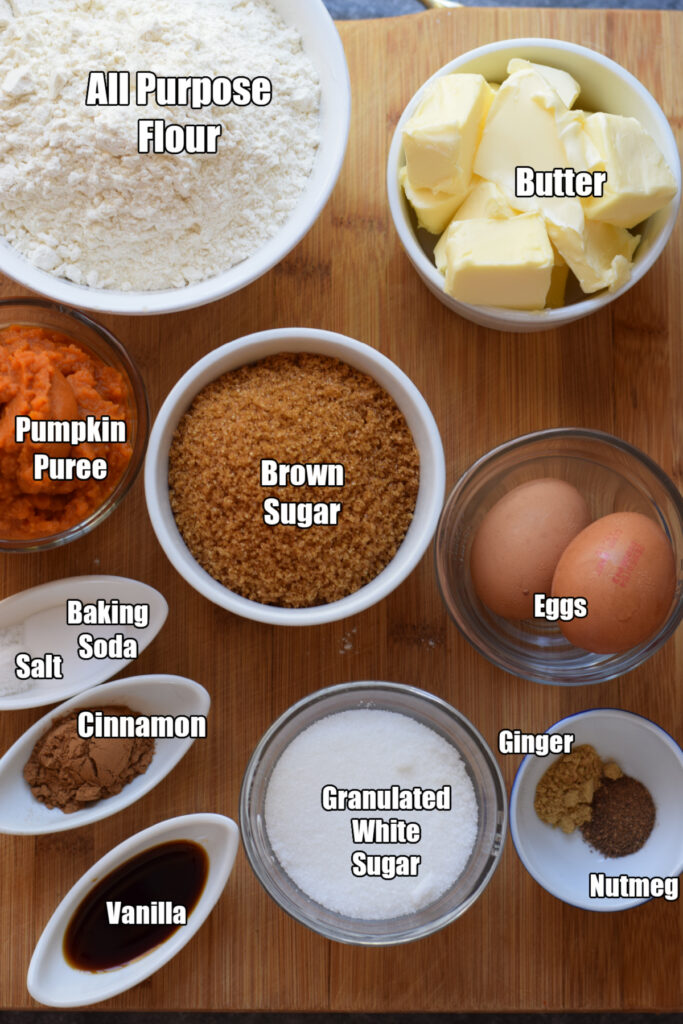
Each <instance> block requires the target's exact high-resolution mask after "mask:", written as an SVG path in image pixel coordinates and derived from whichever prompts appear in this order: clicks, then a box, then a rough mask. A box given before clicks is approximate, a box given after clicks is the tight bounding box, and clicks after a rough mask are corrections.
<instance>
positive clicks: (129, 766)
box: [24, 707, 154, 814]
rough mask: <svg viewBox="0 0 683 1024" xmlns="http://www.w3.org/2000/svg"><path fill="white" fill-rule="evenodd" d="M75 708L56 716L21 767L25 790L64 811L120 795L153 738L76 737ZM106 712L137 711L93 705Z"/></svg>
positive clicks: (143, 763)
mask: <svg viewBox="0 0 683 1024" xmlns="http://www.w3.org/2000/svg"><path fill="white" fill-rule="evenodd" d="M82 710H83V709H82V708H79V709H78V710H76V711H72V712H70V714H68V715H64V716H63V717H62V718H56V719H55V720H54V721H53V723H52V726H51V727H50V729H48V731H47V732H46V733H44V735H43V736H41V738H40V739H39V740H38V742H37V743H36V745H35V747H34V748H33V752H32V753H31V756H30V758H29V759H28V761H27V762H26V764H25V766H24V778H25V779H26V781H27V782H28V784H29V786H30V787H31V791H32V793H33V795H34V797H35V798H36V800H40V801H41V803H44V804H46V805H47V806H48V807H59V809H60V810H62V811H64V812H65V814H70V813H72V812H73V811H80V810H81V809H82V808H83V807H87V806H89V805H90V804H92V803H94V802H95V801H97V800H102V799H104V798H105V797H108V796H114V795H115V794H116V793H120V792H121V790H122V789H123V787H124V786H126V785H127V784H128V783H129V782H132V780H133V779H134V778H135V777H136V776H137V775H141V774H142V773H143V772H145V771H147V767H148V765H149V763H150V761H151V760H152V757H153V756H154V740H153V739H149V738H139V737H136V738H134V739H127V738H125V739H120V738H117V739H97V738H93V739H81V737H80V736H79V735H78V732H77V720H78V715H79V714H80V712H81V711H82ZM98 711H102V713H103V714H106V715H133V716H135V715H137V714H138V713H137V712H135V711H131V709H130V708H127V707H102V708H98Z"/></svg>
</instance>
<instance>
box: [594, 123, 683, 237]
mask: <svg viewBox="0 0 683 1024" xmlns="http://www.w3.org/2000/svg"><path fill="white" fill-rule="evenodd" d="M585 128H586V132H587V133H588V135H589V136H590V139H591V141H592V142H593V144H594V145H595V147H596V148H597V150H598V151H599V152H600V156H601V159H602V168H603V169H604V170H605V171H607V181H606V183H605V188H604V195H603V196H602V197H597V196H594V197H592V198H589V199H585V200H584V201H583V202H584V212H585V215H586V217H588V218H590V219H591V220H594V221H606V222H607V223H609V224H615V225H617V226H618V227H621V228H632V227H635V225H636V224H640V222H641V221H643V220H645V218H646V217H649V216H650V215H651V214H653V213H655V212H656V211H657V210H659V209H661V208H662V206H666V204H667V203H668V202H669V200H670V199H672V198H673V197H674V196H675V194H676V180H675V178H674V176H673V174H672V173H671V170H670V169H669V167H668V165H667V163H666V161H665V159H664V157H663V156H662V154H661V152H660V151H659V148H658V146H657V144H656V142H655V140H654V139H653V138H652V136H651V135H650V134H649V133H648V132H646V131H645V129H644V128H643V127H642V125H641V124H640V122H639V121H637V120H636V119H635V117H621V116H620V115H619V114H590V115H589V116H588V117H586V121H585Z"/></svg>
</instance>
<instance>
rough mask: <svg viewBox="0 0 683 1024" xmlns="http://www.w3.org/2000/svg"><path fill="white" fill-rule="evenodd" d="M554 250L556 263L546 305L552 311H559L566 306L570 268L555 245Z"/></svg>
mask: <svg viewBox="0 0 683 1024" xmlns="http://www.w3.org/2000/svg"><path fill="white" fill-rule="evenodd" d="M551 244H552V243H551ZM552 248H553V256H554V257H555V263H554V264H553V269H552V273H551V275H550V288H549V289H548V294H547V295H546V297H545V304H546V306H547V307H548V308H550V309H559V308H560V306H564V293H565V291H566V290H567V278H568V277H569V267H568V266H567V261H566V260H565V259H563V257H562V255H561V253H559V252H558V251H557V249H556V248H555V246H554V245H553V247H552Z"/></svg>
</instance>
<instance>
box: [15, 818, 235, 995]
mask: <svg viewBox="0 0 683 1024" xmlns="http://www.w3.org/2000/svg"><path fill="white" fill-rule="evenodd" d="M179 839H180V840H182V839H185V840H190V841H191V842H195V843H199V844H200V845H201V846H203V847H204V849H205V850H206V853H207V855H208V858H209V869H208V875H207V878H206V882H205V884H204V889H203V891H202V894H201V896H200V897H199V900H198V901H197V905H196V906H195V908H194V910H193V911H192V912H191V914H190V915H189V917H188V920H187V924H186V925H182V926H181V927H180V928H178V930H177V931H175V932H174V933H173V934H172V935H171V936H170V937H169V938H168V939H166V941H165V942H162V943H161V944H160V945H159V946H156V947H155V948H154V949H151V950H149V952H148V953H145V954H144V955H143V956H140V957H138V958H137V959H136V960H132V961H131V962H130V963H127V964H123V965H122V966H121V967H113V968H110V969H109V970H106V971H96V972H93V971H82V970H79V969H77V968H75V967H72V966H71V965H70V964H69V963H67V961H66V959H65V956H64V952H63V944H64V933H65V931H66V929H67V927H68V924H69V922H70V920H71V918H72V916H73V914H74V913H75V911H76V910H77V909H78V907H79V906H80V904H81V901H82V900H83V899H84V897H85V896H86V895H87V894H88V893H89V892H90V890H91V889H92V888H93V887H94V886H95V885H96V884H97V883H98V882H99V881H101V880H102V879H103V878H105V877H106V876H107V875H109V874H111V873H112V872H113V871H114V870H115V869H116V868H118V867H119V866H120V865H121V864H124V863H125V862H126V861H128V860H130V859H131V858H132V857H135V856H136V855H137V854H138V853H141V852H142V851H143V850H146V849H149V848H150V847H153V846H158V845H160V844H161V843H167V842H172V841H173V840H179ZM238 844H239V831H238V828H237V825H236V824H235V822H234V821H232V819H231V818H226V817H223V815H221V814H186V815H183V816H182V817H180V818H169V819H168V820H166V821H161V822H159V824H157V825H152V827H151V828H147V829H145V830H144V831H143V832H138V833H136V835H134V836H131V837H130V839H126V840H125V842H123V843H121V844H120V845H119V846H116V847H114V849H113V850H110V852H109V853H107V854H105V856H104V857H102V858H101V860H98V861H97V863H96V864H94V865H93V866H92V867H91V868H90V870H89V871H86V873H85V874H84V875H83V877H82V878H81V879H80V881H78V882H76V884H75V885H74V887H73V888H72V889H70V890H69V892H68V893H67V894H66V896H65V897H64V899H63V900H62V902H61V903H60V904H59V906H58V907H57V909H56V910H55V912H54V914H53V915H52V917H51V918H50V920H49V921H48V923H47V925H46V926H45V930H44V931H43V934H42V935H41V936H40V939H39V940H38V944H37V946H36V948H35V950H34V952H33V956H32V958H31V963H30V965H29V969H28V976H27V979H26V984H27V986H28V990H29V992H30V994H31V995H32V996H33V998H34V999H37V1000H38V1002H40V1003H43V1004H44V1005H45V1006H67V1007H76V1006H89V1005H91V1004H92V1003H99V1002H101V1001H102V1000H103V999H110V998H111V996H116V995H118V994H119V993H120V992H125V991H127V990H128V989H129V988H133V986H134V985H137V984H139V982H141V981H144V979H145V978H149V976H150V975H151V974H154V972H155V971H158V970H159V968H160V967H162V966H163V965H164V964H166V963H168V961H169V960H171V959H172V958H173V957H174V956H175V955H176V953H177V952H178V951H179V950H181V949H182V948H183V946H185V945H186V944H187V943H188V942H189V941H190V939H191V938H192V936H193V935H195V934H196V932H198V931H199V929H200V928H201V926H202V925H203V923H204V921H205V920H206V919H207V917H208V916H209V914H210V913H211V911H212V910H213V908H214V906H215V905H216V903H217V902H218V900H219V898H220V895H221V893H222V892H223V889H224V888H225V884H226V882H227V881H228V878H229V877H230V872H231V871H232V866H233V864H234V863H235V855H236V853H237V847H238ZM168 895H169V899H172V898H173V893H169V894H168Z"/></svg>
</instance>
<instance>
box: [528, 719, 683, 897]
mask: <svg viewBox="0 0 683 1024" xmlns="http://www.w3.org/2000/svg"><path fill="white" fill-rule="evenodd" d="M547 731H548V732H549V733H574V735H575V737H576V738H575V745H576V746H578V745H579V744H581V743H590V744H591V745H592V746H593V747H594V748H595V750H596V751H597V753H598V754H599V755H600V757H601V758H602V759H603V760H605V761H607V760H614V761H616V762H617V764H618V765H619V766H620V767H621V769H622V771H623V772H624V774H626V775H631V776H632V777H633V778H634V779H638V781H639V782H642V783H643V785H644V786H647V788H648V789H649V790H650V793H651V794H652V799H653V800H654V802H655V807H656V812H657V816H656V819H655V825H654V828H653V830H652V832H651V834H650V837H649V838H648V840H647V842H646V843H645V845H644V846H643V847H642V848H641V849H640V850H638V851H637V852H636V853H632V854H630V856H628V857H604V856H603V855H602V854H601V853H598V851H597V850H594V849H592V848H591V847H590V846H589V845H588V844H587V843H586V842H584V840H583V839H582V837H581V834H580V832H578V831H577V832H573V833H572V834H571V835H565V834H564V833H563V832H562V831H561V830H560V829H558V828H553V827H552V826H550V825H546V824H545V823H544V822H542V821H541V819H540V818H539V817H538V815H537V814H536V812H535V810H534V796H535V793H536V786H537V785H538V782H539V780H540V778H541V776H542V775H543V774H544V772H545V771H546V769H547V768H548V767H549V766H550V765H551V764H552V763H553V761H555V760H557V757H556V756H553V755H550V756H548V757H536V756H534V755H528V756H527V757H525V758H524V760H523V761H522V763H521V764H520V766H519V769H518V771H517V776H516V778H515V781H514V783H513V786H512V794H511V796H510V832H511V835H512V840H513V843H514V845H515V849H516V850H517V853H518V855H519V858H520V860H521V861H522V863H523V864H524V867H525V868H526V869H527V871H528V872H529V874H530V875H531V876H532V877H533V878H535V879H536V881H537V882H538V884H539V885H541V886H543V888H544V889H545V890H546V891H547V892H549V893H551V894H552V895H553V896H557V898H558V899H560V900H563V901H564V902H565V903H570V904H572V905H573V906H575V907H581V908H582V909H584V910H601V911H607V912H609V911H613V910H626V909H628V908H629V907H635V906H638V905H639V904H640V903H644V902H646V901H645V900H644V899H637V898H633V899H629V898H626V897H617V898H612V897H601V898H590V897H589V874H590V873H592V872H597V873H604V874H605V875H608V876H610V877H611V876H618V875H621V874H626V875H629V876H638V877H645V876H646V877H648V878H651V877H655V876H658V877H663V878H665V877H672V876H677V875H679V874H680V872H681V871H683V817H682V816H681V793H683V751H681V748H680V747H679V746H678V744H677V743H676V742H675V740H673V739H672V738H671V736H669V734H668V733H667V732H665V731H664V729H662V728H661V727H660V726H658V725H655V723H654V722H651V721H649V719H647V718H642V717H641V716H640V715H634V714H632V713H631V712H630V711H621V710H619V709H617V708H596V709H594V710H591V711H581V712H579V713H578V714H576V715H570V716H569V717H568V718H563V719H562V720H561V721H560V722H557V723H556V724H555V725H553V726H552V727H551V728H550V729H548V730H547Z"/></svg>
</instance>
